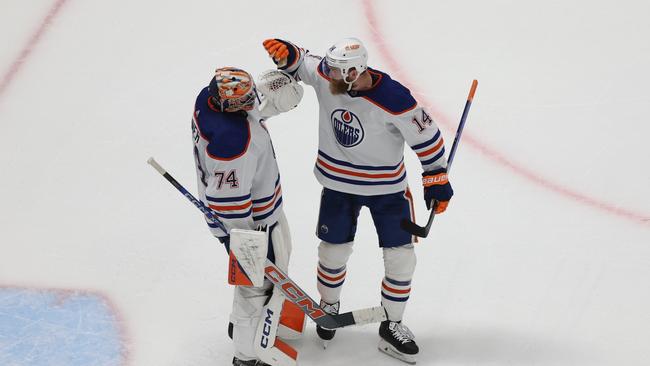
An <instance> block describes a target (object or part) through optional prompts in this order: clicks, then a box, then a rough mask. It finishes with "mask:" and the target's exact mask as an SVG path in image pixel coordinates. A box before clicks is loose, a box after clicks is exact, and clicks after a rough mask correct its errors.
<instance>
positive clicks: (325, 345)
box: [322, 339, 330, 349]
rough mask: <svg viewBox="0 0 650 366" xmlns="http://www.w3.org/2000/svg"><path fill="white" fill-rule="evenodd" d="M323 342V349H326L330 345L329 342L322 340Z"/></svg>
mask: <svg viewBox="0 0 650 366" xmlns="http://www.w3.org/2000/svg"><path fill="white" fill-rule="evenodd" d="M322 341H323V349H327V346H329V345H330V341H326V340H324V339H323V340H322Z"/></svg>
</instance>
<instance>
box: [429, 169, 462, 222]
mask: <svg viewBox="0 0 650 366" xmlns="http://www.w3.org/2000/svg"><path fill="white" fill-rule="evenodd" d="M422 185H423V186H424V202H425V203H426V205H427V210H430V209H431V203H432V202H433V201H436V202H437V204H434V208H435V210H436V213H437V214H439V213H443V212H445V210H446V209H447V206H448V205H449V200H450V199H451V197H452V196H453V195H454V190H453V189H452V188H451V184H450V183H449V178H448V177H447V169H445V168H440V169H436V170H433V171H430V172H424V173H422Z"/></svg>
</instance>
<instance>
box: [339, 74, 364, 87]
mask: <svg viewBox="0 0 650 366" xmlns="http://www.w3.org/2000/svg"><path fill="white" fill-rule="evenodd" d="M359 76H361V74H360V73H358V72H357V77H356V78H354V80H352V81H348V77H347V75H344V76H343V81H344V82H345V83H346V84H348V91H350V90H352V84H354V83H356V82H357V80H359Z"/></svg>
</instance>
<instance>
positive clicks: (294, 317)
mask: <svg viewBox="0 0 650 366" xmlns="http://www.w3.org/2000/svg"><path fill="white" fill-rule="evenodd" d="M306 323H307V322H305V313H304V312H303V311H302V309H300V307H299V306H298V305H296V304H294V303H292V302H291V301H288V300H285V301H284V306H283V307H282V314H281V315H280V325H279V327H278V337H280V338H282V339H298V338H300V337H301V336H302V334H303V332H304V331H305V324H306Z"/></svg>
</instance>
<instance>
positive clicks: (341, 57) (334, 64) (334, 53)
mask: <svg viewBox="0 0 650 366" xmlns="http://www.w3.org/2000/svg"><path fill="white" fill-rule="evenodd" d="M321 65H322V66H321V67H322V71H323V73H324V74H325V75H327V76H329V77H331V78H332V79H337V80H343V81H344V82H345V83H346V84H348V91H349V90H350V89H352V84H354V82H355V81H357V79H358V78H359V76H360V75H361V74H362V73H363V72H364V71H366V70H367V69H368V52H367V51H366V47H365V46H364V45H363V43H362V42H361V41H360V40H359V39H357V38H344V39H342V40H340V41H338V42H336V43H335V44H334V45H333V46H332V47H330V48H329V49H328V50H327V53H326V55H325V62H323V63H322V64H321ZM353 69H355V70H357V76H356V77H355V78H354V79H353V80H348V76H349V75H350V71H351V70H353Z"/></svg>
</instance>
